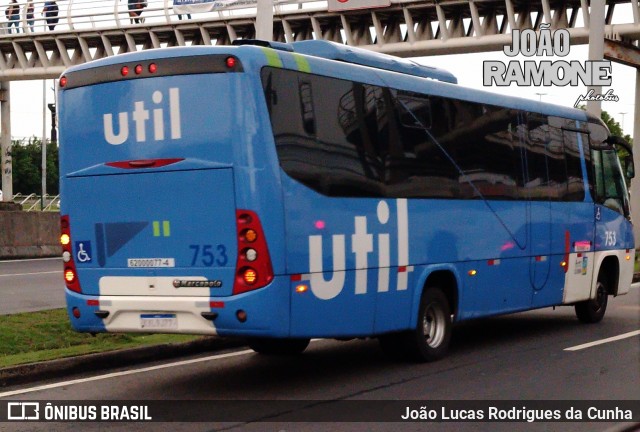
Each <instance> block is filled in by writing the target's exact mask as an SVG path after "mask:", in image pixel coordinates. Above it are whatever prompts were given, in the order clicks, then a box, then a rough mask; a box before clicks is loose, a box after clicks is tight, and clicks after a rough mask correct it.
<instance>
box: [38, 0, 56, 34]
mask: <svg viewBox="0 0 640 432" xmlns="http://www.w3.org/2000/svg"><path fill="white" fill-rule="evenodd" d="M58 12H59V9H58V5H57V3H56V2H55V1H54V0H49V1H46V2H45V3H44V8H42V15H43V16H44V17H45V18H46V19H47V25H48V26H49V30H51V31H53V30H54V29H55V28H56V24H58Z"/></svg>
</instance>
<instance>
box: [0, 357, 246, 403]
mask: <svg viewBox="0 0 640 432" xmlns="http://www.w3.org/2000/svg"><path fill="white" fill-rule="evenodd" d="M254 352H255V351H253V350H244V351H237V352H232V353H227V354H218V355H213V356H208V357H202V358H197V359H192V360H183V361H179V362H174V363H167V364H162V365H158V366H150V367H145V368H140V369H132V370H126V371H122V372H113V373H108V374H105V375H98V376H94V377H89V378H80V379H75V380H71V381H64V382H59V383H53V384H46V385H41V386H36V387H30V388H25V389H21V390H14V391H9V392H4V393H0V398H4V397H8V396H16V395H20V394H26V393H34V392H37V391H41V390H49V389H54V388H58V387H64V386H68V385H73V384H82V383H88V382H92V381H99V380H104V379H109V378H117V377H121V376H126V375H134V374H139V373H144V372H151V371H155V370H160V369H167V368H171V367H178V366H185V365H190V364H195V363H202V362H206V361H211V360H221V359H225V358H230V357H239V356H243V355H247V354H251V353H254Z"/></svg>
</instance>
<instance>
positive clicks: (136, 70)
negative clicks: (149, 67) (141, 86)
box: [134, 65, 144, 75]
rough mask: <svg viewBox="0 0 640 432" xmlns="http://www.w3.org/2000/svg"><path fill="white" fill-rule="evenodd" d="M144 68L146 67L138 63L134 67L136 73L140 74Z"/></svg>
mask: <svg viewBox="0 0 640 432" xmlns="http://www.w3.org/2000/svg"><path fill="white" fill-rule="evenodd" d="M143 70H144V68H143V67H142V65H136V67H135V69H134V71H135V72H136V75H140V74H141V73H142V71H143Z"/></svg>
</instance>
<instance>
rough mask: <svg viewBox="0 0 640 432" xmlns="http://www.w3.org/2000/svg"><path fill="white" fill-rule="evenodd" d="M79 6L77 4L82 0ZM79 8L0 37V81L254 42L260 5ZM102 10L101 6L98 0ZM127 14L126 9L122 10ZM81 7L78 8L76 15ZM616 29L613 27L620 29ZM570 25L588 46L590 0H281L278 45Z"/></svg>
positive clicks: (485, 42)
mask: <svg viewBox="0 0 640 432" xmlns="http://www.w3.org/2000/svg"><path fill="white" fill-rule="evenodd" d="M76 1H79V0H76ZM91 1H94V0H89V1H88V2H87V1H85V2H83V3H82V5H83V8H82V9H80V10H79V9H77V8H75V9H74V7H73V4H74V3H73V2H72V1H70V3H69V7H68V8H67V10H66V14H65V16H64V17H62V16H61V22H60V24H59V25H58V26H57V27H56V29H55V30H54V31H48V30H47V27H46V22H45V18H38V21H37V22H36V25H35V26H33V25H31V27H29V28H27V27H28V26H26V24H27V23H26V21H25V20H24V18H23V21H22V24H23V25H25V28H24V31H25V33H18V34H4V35H0V80H1V81H12V80H21V79H42V78H54V77H57V76H59V75H60V74H61V73H62V72H63V71H64V70H65V69H66V68H68V67H69V66H72V65H76V64H80V63H84V62H87V61H90V60H94V59H98V58H103V57H108V56H113V55H117V54H122V53H127V52H133V51H140V50H145V49H151V48H160V47H170V46H185V45H224V44H229V43H230V42H231V41H232V40H234V39H237V38H253V37H255V22H256V18H255V8H253V9H246V8H245V9H243V10H241V11H228V12H213V13H209V14H202V15H201V14H198V15H194V19H183V20H178V19H177V15H175V13H174V12H173V11H172V10H171V9H170V7H171V6H170V5H169V4H168V3H169V0H152V1H150V2H149V6H148V8H147V9H146V10H145V12H144V13H145V14H144V15H143V16H144V17H145V22H144V23H130V22H129V18H128V15H127V11H126V10H119V9H118V0H115V5H114V7H111V8H107V9H106V10H105V9H104V3H105V2H104V1H102V2H99V3H101V5H102V6H101V7H102V9H99V8H98V6H96V7H95V8H93V9H92V8H91V7H88V6H87V5H91V4H92V3H91ZM639 1H640V0H607V2H606V14H605V20H606V27H605V34H606V36H607V37H608V38H611V39H615V40H623V41H631V42H634V41H637V40H638V39H640V4H639ZM94 3H95V4H96V5H97V4H98V2H97V0H95V1H94ZM622 5H624V7H625V8H629V7H630V10H631V13H630V14H625V17H624V18H625V19H624V20H626V21H627V22H626V23H625V22H623V23H619V21H620V19H619V17H618V19H617V20H614V19H613V17H614V13H615V10H616V8H620V7H622ZM121 8H122V6H121ZM78 10H79V11H78ZM614 21H615V22H616V24H613V22H614ZM543 22H546V23H549V24H551V29H552V30H554V29H556V28H567V29H569V32H570V34H571V38H572V39H571V41H572V44H579V43H587V42H588V35H589V22H590V8H589V4H588V0H533V1H524V0H432V1H424V0H422V1H412V0H409V1H402V0H399V1H393V2H392V3H391V5H390V6H389V7H383V8H375V9H361V10H354V11H339V12H337V11H333V12H332V11H329V9H328V6H327V2H326V1H324V2H323V1H320V2H318V1H309V0H300V1H297V2H294V3H291V2H290V0H286V1H285V2H276V3H275V11H274V31H273V34H274V40H277V41H282V42H292V41H299V40H306V39H325V40H331V41H335V42H339V43H345V44H348V45H351V46H360V47H363V48H367V49H370V50H374V51H378V52H383V53H387V54H393V55H397V56H401V57H416V56H428V55H437V54H454V53H468V52H482V51H493V50H500V49H502V47H503V46H504V45H507V44H509V43H510V41H511V30H513V29H524V28H538V27H539V25H540V24H541V23H543Z"/></svg>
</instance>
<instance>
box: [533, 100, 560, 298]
mask: <svg viewBox="0 0 640 432" xmlns="http://www.w3.org/2000/svg"><path fill="white" fill-rule="evenodd" d="M524 139H525V149H526V168H527V169H526V170H525V179H524V190H525V194H526V198H527V199H528V208H527V209H528V211H527V213H528V223H529V241H528V244H529V248H530V249H529V257H530V258H529V280H530V283H531V286H532V288H533V299H532V303H533V304H536V303H537V300H536V297H537V296H538V295H539V294H540V290H542V289H543V288H544V287H545V285H546V283H547V281H548V279H549V270H550V264H551V256H550V254H551V202H550V200H551V199H552V197H553V196H554V195H557V192H556V185H555V183H554V182H552V181H551V179H550V178H549V168H550V163H549V162H550V161H551V159H552V158H553V157H554V156H555V154H556V153H559V154H560V155H562V153H561V152H562V147H561V146H560V148H559V149H557V148H556V147H557V146H554V145H553V144H554V142H553V141H552V139H551V134H550V128H549V124H548V122H547V116H543V115H540V114H532V113H529V114H528V115H527V129H526V133H525V137H524Z"/></svg>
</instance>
